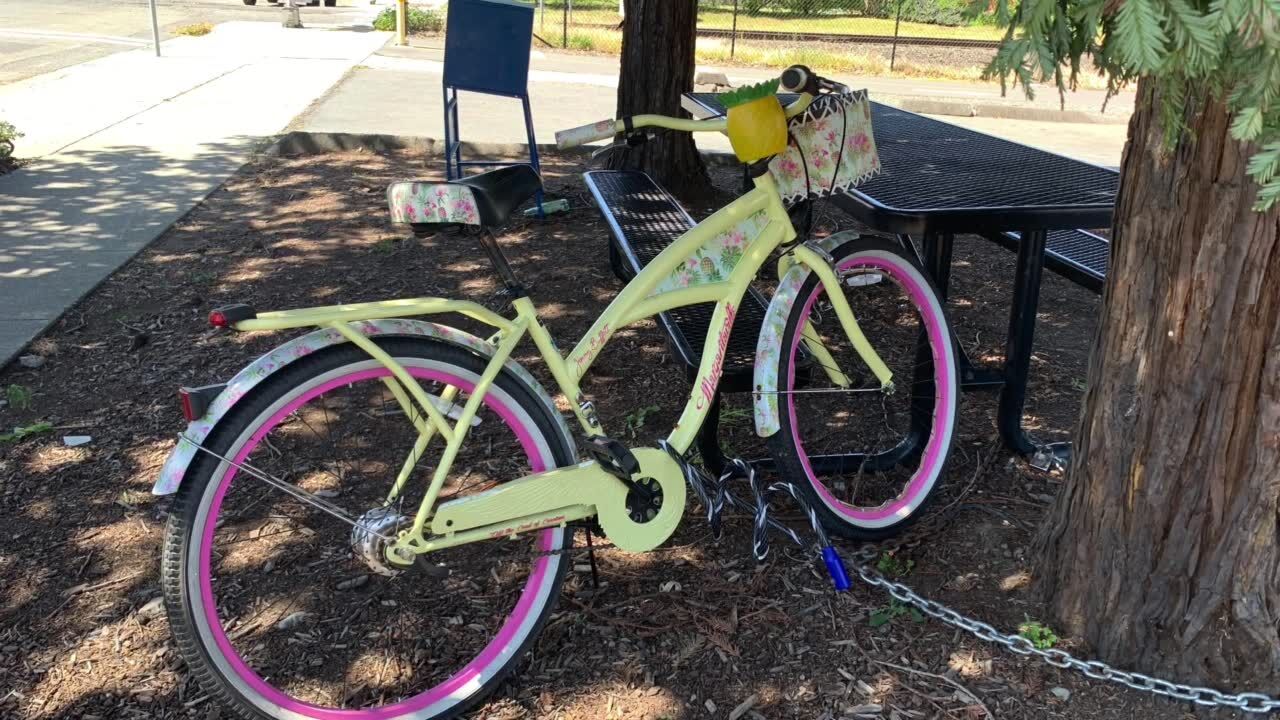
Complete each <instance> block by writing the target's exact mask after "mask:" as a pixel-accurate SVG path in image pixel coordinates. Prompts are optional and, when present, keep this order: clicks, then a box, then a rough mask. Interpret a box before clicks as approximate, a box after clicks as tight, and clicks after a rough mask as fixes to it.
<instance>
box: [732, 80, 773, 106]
mask: <svg viewBox="0 0 1280 720" xmlns="http://www.w3.org/2000/svg"><path fill="white" fill-rule="evenodd" d="M776 92H778V81H777V80H776V79H774V80H767V81H765V82H762V83H756V84H755V85H743V86H742V87H740V88H738V89H737V90H730V91H729V92H727V93H725V94H723V95H721V96H720V103H721V104H722V105H724V106H725V108H731V107H737V106H738V105H745V104H746V103H749V102H751V101H752V100H759V99H760V98H766V97H770V96H771V95H773V94H774V93H776Z"/></svg>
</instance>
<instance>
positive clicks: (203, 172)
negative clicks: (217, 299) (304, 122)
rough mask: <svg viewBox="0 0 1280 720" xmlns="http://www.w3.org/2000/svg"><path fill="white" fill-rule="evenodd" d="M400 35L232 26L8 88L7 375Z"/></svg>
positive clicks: (0, 111)
mask: <svg viewBox="0 0 1280 720" xmlns="http://www.w3.org/2000/svg"><path fill="white" fill-rule="evenodd" d="M388 38H389V34H387V33H376V32H359V31H349V30H348V31H338V30H332V31H331V30H323V29H307V30H285V29H283V28H281V27H280V26H279V25H278V24H276V23H227V24H224V25H219V26H218V27H217V28H216V29H215V30H214V32H213V33H212V34H210V35H208V36H205V37H202V38H178V39H174V40H170V41H167V42H165V43H164V44H163V46H162V49H163V51H164V54H165V57H163V58H160V59H157V58H155V57H154V55H153V54H152V51H151V50H150V49H145V50H138V51H133V52H127V53H120V54H116V55H112V56H109V57H105V58H101V59H100V60H96V61H93V62H89V63H85V64H82V65H77V66H74V67H70V68H65V69H63V70H59V71H57V72H55V73H50V74H48V75H44V76H40V77H36V78H31V79H29V80H27V81H23V82H19V83H15V84H12V85H7V86H4V87H0V117H4V118H6V119H8V120H10V121H12V122H13V123H14V124H15V125H17V126H18V127H19V129H21V130H22V131H23V132H25V133H26V137H24V138H23V139H22V140H21V141H20V143H19V147H18V155H19V157H27V158H31V157H35V158H37V159H35V160H34V161H32V162H31V163H30V164H29V165H27V166H26V167H24V168H22V169H21V170H19V171H17V172H14V173H10V174H8V175H5V176H2V177H0V365H2V364H4V363H5V362H7V361H8V360H10V359H11V358H12V357H13V356H14V355H15V354H17V353H18V352H19V351H20V350H21V349H22V348H23V347H24V346H25V345H26V344H27V343H28V342H30V341H31V339H33V338H34V337H35V336H36V335H37V334H38V333H40V332H41V331H42V330H43V329H44V328H45V327H47V326H48V325H49V324H50V323H52V322H53V321H54V320H56V319H57V318H58V317H59V316H60V315H61V314H62V313H63V312H64V311H65V310H66V309H67V308H69V307H70V306H71V305H72V304H74V303H75V302H76V301H77V300H78V299H79V298H81V297H83V296H84V294H85V293H87V292H89V291H90V290H92V289H93V288H94V287H95V286H96V285H97V284H98V283H99V282H101V281H102V280H103V279H104V278H106V277H107V275H109V274H110V273H111V272H112V271H114V270H115V269H116V268H117V267H119V266H120V265H122V264H123V263H125V262H126V261H128V260H129V258H131V257H132V256H133V255H134V254H135V253H137V252H138V251H139V250H141V249H142V248H143V247H145V246H146V245H147V244H148V243H150V242H151V241H152V240H153V239H154V238H155V237H157V236H158V235H159V234H160V233H162V232H164V230H165V229H166V228H168V227H169V225H170V224H172V223H173V222H174V221H175V220H177V219H178V218H180V217H181V216H182V215H183V214H185V213H186V212H187V211H188V210H190V209H191V208H192V207H194V206H195V205H196V204H197V203H199V202H200V201H201V200H202V199H204V197H205V196H206V195H207V194H208V193H209V192H211V191H212V190H214V189H215V188H217V187H218V186H219V185H220V184H222V182H223V181H224V180H226V179H227V178H228V177H230V176H231V175H232V174H234V173H235V172H236V171H237V170H238V169H239V168H240V167H241V166H242V165H243V164H244V162H245V161H246V160H247V159H248V158H249V157H250V156H251V154H252V153H253V152H254V151H255V150H256V149H258V148H259V147H260V146H262V145H263V143H264V141H265V140H267V139H270V138H272V137H274V136H275V135H276V134H277V133H279V131H281V130H282V129H284V128H285V126H286V125H288V124H289V122H290V121H291V120H292V119H293V118H294V117H295V116H296V115H297V114H298V113H300V112H302V111H303V110H304V109H306V108H307V106H308V105H310V104H311V103H312V102H313V101H314V100H315V99H316V98H318V97H320V96H321V95H323V94H324V93H325V91H326V90H328V89H329V88H330V87H331V86H332V85H333V84H334V83H336V82H337V81H338V80H340V79H341V78H342V77H343V76H344V75H345V74H346V73H347V71H348V70H350V69H351V68H352V67H353V66H355V65H357V64H358V63H360V62H361V61H363V60H364V59H365V58H366V57H368V56H369V55H370V54H371V53H373V52H374V51H375V50H377V49H378V48H379V47H381V46H382V45H383V44H384V43H385V42H386V41H387V39H388Z"/></svg>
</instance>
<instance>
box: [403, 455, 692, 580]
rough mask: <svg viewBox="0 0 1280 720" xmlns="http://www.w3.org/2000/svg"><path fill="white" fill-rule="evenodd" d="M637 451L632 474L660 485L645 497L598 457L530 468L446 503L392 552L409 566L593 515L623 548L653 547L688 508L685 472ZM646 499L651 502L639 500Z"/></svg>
mask: <svg viewBox="0 0 1280 720" xmlns="http://www.w3.org/2000/svg"><path fill="white" fill-rule="evenodd" d="M634 455H635V457H636V459H637V460H638V461H639V463H640V469H639V471H638V472H637V473H636V474H635V479H637V480H642V479H648V480H652V481H653V485H656V488H657V489H656V492H651V493H647V494H646V495H647V496H646V497H641V496H639V495H637V494H636V493H634V492H633V491H631V490H630V489H628V487H627V485H626V484H625V483H623V482H622V481H621V480H619V479H618V478H617V477H615V476H614V475H612V474H611V473H609V472H608V471H607V470H605V468H604V467H603V466H601V465H600V464H599V463H597V462H595V461H590V462H584V463H580V464H578V465H574V466H572V467H565V468H557V469H555V470H550V471H547V472H542V473H536V474H534V475H526V476H525V477H522V478H519V479H517V480H512V481H511V482H508V483H505V484H503V485H500V486H498V487H496V488H494V489H492V490H489V491H486V492H483V493H479V494H477V495H473V496H470V497H465V498H460V499H458V500H451V501H449V502H446V503H442V504H441V505H440V506H439V507H438V508H436V512H435V515H434V516H433V517H432V520H431V528H430V529H431V536H430V537H422V536H420V535H415V534H414V533H413V532H412V531H409V532H407V533H405V534H404V535H402V536H401V537H400V539H399V540H398V541H397V542H396V543H395V544H393V545H391V546H390V547H389V548H388V549H387V558H388V560H390V561H392V562H395V563H396V564H399V565H404V564H406V563H408V562H411V561H412V558H413V557H414V556H416V555H422V554H424V553H429V552H432V551H435V550H442V549H444V548H449V547H457V546H458V545H463V544H467V543H472V542H479V541H482V540H493V539H498V538H505V537H511V536H513V535H518V534H522V533H527V532H533V531H535V530H541V529H544V528H548V527H555V526H562V525H564V524H566V523H569V522H572V521H574V520H582V519H585V518H588V517H592V516H595V517H596V518H597V519H598V521H599V523H600V527H601V528H602V529H603V530H604V532H605V534H606V535H607V536H608V537H609V539H610V540H611V541H612V542H613V543H614V544H615V545H616V546H618V547H619V548H622V549H623V550H628V551H631V552H644V551H647V550H652V549H653V548H655V547H657V546H659V545H661V544H662V543H663V542H665V541H666V539H667V538H669V537H671V534H672V533H673V532H675V529H676V526H677V525H679V523H680V518H681V517H682V516H683V514H684V505H685V485H684V475H683V474H682V473H681V471H680V467H679V466H678V465H677V464H676V463H675V461H673V460H672V459H671V458H670V456H668V455H667V454H666V453H665V452H663V451H661V450H658V449H656V448H639V449H637V450H635V451H634ZM653 485H650V486H651V487H652V486H653ZM654 495H656V497H657V499H656V501H655V500H654V499H653V497H652V496H654ZM642 502H643V503H647V505H645V506H644V507H641V506H640V503H642Z"/></svg>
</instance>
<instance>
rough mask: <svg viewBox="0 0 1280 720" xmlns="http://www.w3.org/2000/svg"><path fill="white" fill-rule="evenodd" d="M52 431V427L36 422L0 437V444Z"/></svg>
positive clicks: (45, 423) (48, 424)
mask: <svg viewBox="0 0 1280 720" xmlns="http://www.w3.org/2000/svg"><path fill="white" fill-rule="evenodd" d="M52 429H53V425H51V424H50V423H47V422H38V423H35V424H33V425H27V426H26V427H16V428H14V429H13V432H11V433H5V434H3V435H0V444H3V443H11V442H18V441H19V440H21V439H23V438H26V437H31V436H32V435H39V434H40V433H46V432H49V431H50V430H52Z"/></svg>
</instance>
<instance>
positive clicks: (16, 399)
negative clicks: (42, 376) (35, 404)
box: [4, 385, 31, 410]
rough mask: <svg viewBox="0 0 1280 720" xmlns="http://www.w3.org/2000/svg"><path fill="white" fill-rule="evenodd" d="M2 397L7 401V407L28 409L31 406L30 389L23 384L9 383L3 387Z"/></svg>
mask: <svg viewBox="0 0 1280 720" xmlns="http://www.w3.org/2000/svg"><path fill="white" fill-rule="evenodd" d="M4 397H5V400H7V401H8V402H9V407H11V408H13V409H14V410H29V409H30V408H31V390H29V389H28V388H27V387H26V386H25V385H10V386H9V387H7V388H5V390H4Z"/></svg>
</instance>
